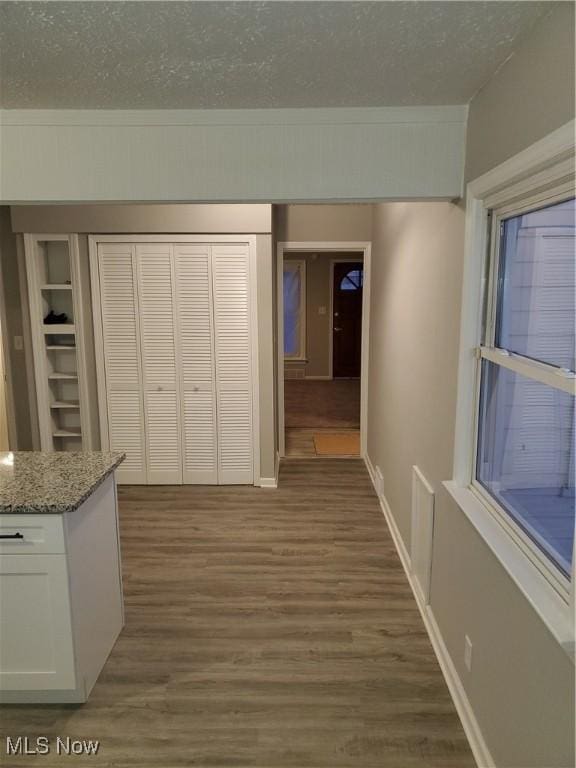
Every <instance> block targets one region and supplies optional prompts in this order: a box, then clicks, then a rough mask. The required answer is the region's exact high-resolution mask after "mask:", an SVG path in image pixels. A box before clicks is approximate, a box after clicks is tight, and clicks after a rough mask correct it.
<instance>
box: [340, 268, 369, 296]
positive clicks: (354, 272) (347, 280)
mask: <svg viewBox="0 0 576 768" xmlns="http://www.w3.org/2000/svg"><path fill="white" fill-rule="evenodd" d="M363 278H364V270H363V269H351V270H350V272H348V273H347V274H346V275H344V277H343V278H342V280H341V281H340V290H341V291H359V290H360V288H362V283H363Z"/></svg>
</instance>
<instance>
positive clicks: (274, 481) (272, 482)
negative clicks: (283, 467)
mask: <svg viewBox="0 0 576 768" xmlns="http://www.w3.org/2000/svg"><path fill="white" fill-rule="evenodd" d="M279 471H280V454H279V453H278V452H276V458H275V460H274V477H261V478H260V488H278V473H279Z"/></svg>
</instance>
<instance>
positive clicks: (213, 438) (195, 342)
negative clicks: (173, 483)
mask: <svg viewBox="0 0 576 768" xmlns="http://www.w3.org/2000/svg"><path fill="white" fill-rule="evenodd" d="M210 250H211V249H210V246H209V245H206V244H199V245H191V244H185V243H177V244H175V245H174V270H175V285H176V306H177V318H178V341H179V344H178V346H179V358H180V390H181V397H182V416H181V423H182V455H183V467H182V472H183V481H184V482H185V483H200V484H203V483H206V484H213V485H215V484H216V483H218V445H217V433H216V383H215V366H214V328H213V315H212V280H211V263H210Z"/></svg>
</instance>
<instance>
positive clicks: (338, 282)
mask: <svg viewBox="0 0 576 768" xmlns="http://www.w3.org/2000/svg"><path fill="white" fill-rule="evenodd" d="M331 283H332V286H331V287H332V302H331V303H332V378H334V379H359V378H360V364H361V360H362V354H361V350H362V293H363V284H364V264H363V262H362V261H333V262H332V280H331Z"/></svg>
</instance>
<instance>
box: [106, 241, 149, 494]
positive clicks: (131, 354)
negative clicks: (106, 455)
mask: <svg viewBox="0 0 576 768" xmlns="http://www.w3.org/2000/svg"><path fill="white" fill-rule="evenodd" d="M134 260H135V254H134V246H133V245H131V244H130V243H100V244H99V245H98V267H99V269H98V272H99V279H100V303H101V313H102V342H103V346H104V370H105V376H106V401H107V402H106V405H107V412H108V413H107V415H108V435H109V445H110V450H112V451H123V452H125V453H126V460H125V461H124V462H123V463H122V464H121V465H120V467H119V468H118V470H117V478H118V482H119V483H145V482H146V450H145V443H144V410H143V393H142V376H141V368H140V331H139V327H138V311H137V296H136V273H135V264H134Z"/></svg>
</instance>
